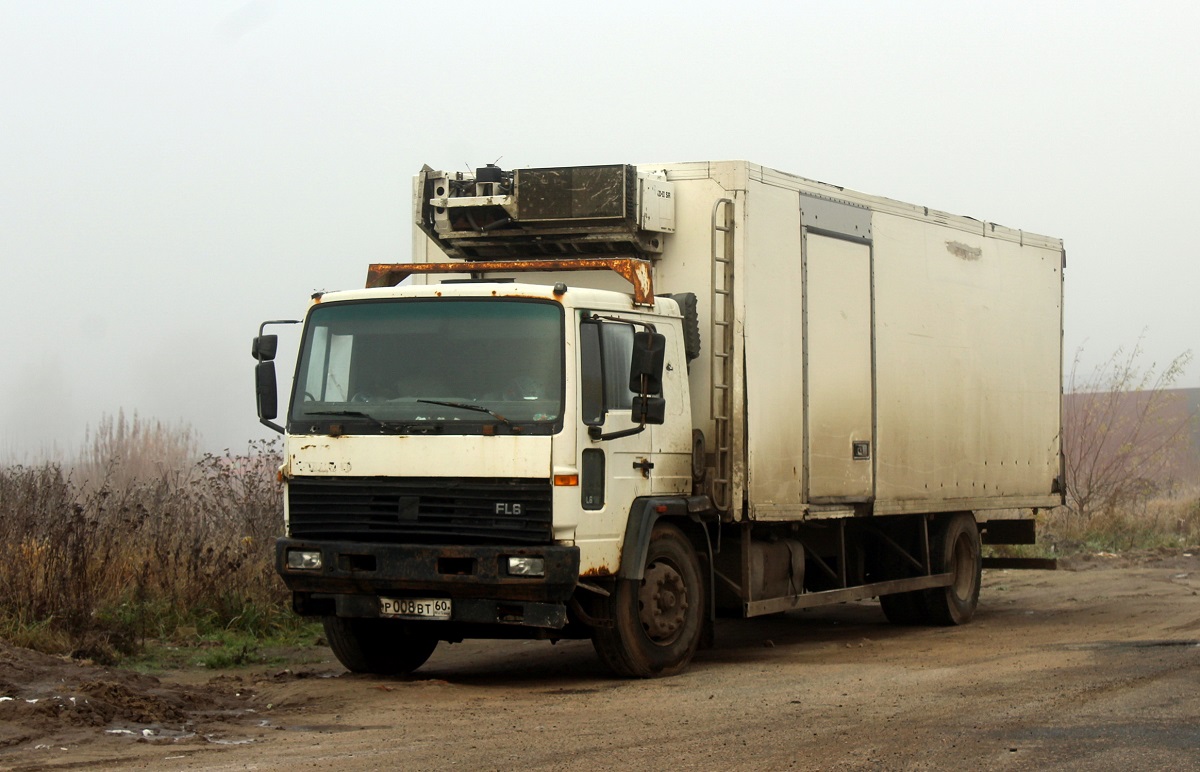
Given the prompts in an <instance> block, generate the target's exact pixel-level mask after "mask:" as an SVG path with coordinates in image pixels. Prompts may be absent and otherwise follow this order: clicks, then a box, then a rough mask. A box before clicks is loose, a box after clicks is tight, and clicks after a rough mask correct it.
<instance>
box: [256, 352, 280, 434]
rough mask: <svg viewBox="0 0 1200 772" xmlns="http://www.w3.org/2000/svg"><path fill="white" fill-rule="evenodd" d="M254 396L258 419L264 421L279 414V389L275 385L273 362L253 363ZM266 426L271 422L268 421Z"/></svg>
mask: <svg viewBox="0 0 1200 772" xmlns="http://www.w3.org/2000/svg"><path fill="white" fill-rule="evenodd" d="M254 396H255V399H256V401H257V402H258V420H260V421H262V422H264V423H266V422H267V421H270V420H271V419H273V418H274V417H275V416H276V415H278V414H279V390H278V387H277V386H276V385H275V363H274V362H259V363H258V364H257V365H255V367H254ZM267 426H271V424H269V423H268V424H267ZM272 428H274V427H272Z"/></svg>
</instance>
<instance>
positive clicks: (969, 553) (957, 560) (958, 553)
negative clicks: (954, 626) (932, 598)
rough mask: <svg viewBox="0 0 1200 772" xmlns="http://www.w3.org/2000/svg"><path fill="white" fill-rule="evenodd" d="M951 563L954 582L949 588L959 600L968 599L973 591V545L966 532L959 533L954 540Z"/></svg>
mask: <svg viewBox="0 0 1200 772" xmlns="http://www.w3.org/2000/svg"><path fill="white" fill-rule="evenodd" d="M951 564H952V565H953V566H954V584H952V585H950V589H951V590H953V591H954V594H955V595H956V596H957V597H958V598H959V599H960V600H963V601H966V600H969V599H970V597H971V595H972V594H973V593H974V592H975V545H974V543H973V542H972V541H971V537H970V536H969V535H968V534H965V533H960V534H959V535H958V538H957V539H955V540H954V554H953V555H952V557H951Z"/></svg>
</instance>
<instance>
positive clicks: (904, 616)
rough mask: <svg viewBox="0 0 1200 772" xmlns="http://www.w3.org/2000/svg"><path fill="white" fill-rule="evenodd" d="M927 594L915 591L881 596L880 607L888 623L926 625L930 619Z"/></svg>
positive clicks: (923, 591) (922, 591)
mask: <svg viewBox="0 0 1200 772" xmlns="http://www.w3.org/2000/svg"><path fill="white" fill-rule="evenodd" d="M925 594H926V591H925V590H915V591H913V592H897V593H894V594H892V595H880V596H879V606H880V607H881V608H882V609H883V615H884V616H885V617H887V621H889V622H891V623H892V624H894V625H920V624H925V623H926V621H927V619H928V617H929V611H928V609H927V607H926V597H925Z"/></svg>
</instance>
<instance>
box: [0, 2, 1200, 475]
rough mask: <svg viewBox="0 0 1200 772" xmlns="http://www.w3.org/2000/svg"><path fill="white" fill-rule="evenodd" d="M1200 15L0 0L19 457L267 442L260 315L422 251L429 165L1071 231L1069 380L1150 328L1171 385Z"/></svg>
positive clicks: (931, 6)
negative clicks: (121, 431)
mask: <svg viewBox="0 0 1200 772" xmlns="http://www.w3.org/2000/svg"><path fill="white" fill-rule="evenodd" d="M1198 17H1200V10H1197V6H1195V5H1194V4H1185V3H1160V4H1155V5H1150V6H1147V5H1142V4H1135V3H1102V2H1098V3H1091V4H1088V5H1087V6H1086V7H1085V6H1080V5H1079V4H1069V3H1039V4H1036V5H1035V4H1025V3H1004V2H993V3H988V4H962V3H949V2H938V3H903V4H901V3H883V2H879V3H857V4H847V3H842V2H805V3H791V2H778V3H755V2H746V3H710V2H690V3H656V2H613V1H611V0H610V2H606V3H594V4H589V5H583V4H571V3H552V2H545V3H534V2H507V3H481V2H470V1H467V0H460V1H459V2H455V3H444V4H431V3H424V4H417V3H411V4H410V3H404V4H400V3H384V2H377V3H371V2H357V3H315V2H270V1H269V0H253V1H252V2H249V3H245V2H221V1H209V2H178V3H162V2H129V1H124V2H121V3H101V2H92V3H87V2H79V3H69V2H49V3H35V2H17V1H15V0H12V1H9V0H0V105H2V106H0V276H2V277H3V279H4V284H5V287H6V290H7V292H8V295H9V297H8V298H7V299H6V302H4V304H3V310H2V311H0V313H2V314H3V317H2V319H3V323H4V329H6V330H8V333H7V335H6V337H5V343H4V346H3V347H2V348H0V352H2V361H3V367H2V369H0V373H2V374H3V377H2V378H0V456H3V457H10V458H17V459H32V458H37V457H40V456H44V455H55V454H58V455H62V454H67V455H70V454H71V453H73V452H74V451H75V450H76V449H77V448H78V447H79V445H80V443H81V442H82V441H83V437H84V434H85V431H86V429H87V427H88V426H89V425H91V426H95V425H96V424H97V423H98V421H99V419H100V418H101V416H102V415H104V414H106V413H108V414H114V413H116V412H117V411H118V410H119V409H124V410H125V412H126V413H127V414H128V413H132V412H134V411H136V412H137V413H138V414H139V415H141V416H143V417H146V418H153V419H159V420H163V421H166V422H171V423H187V424H190V425H191V426H193V427H195V429H196V430H197V431H198V432H199V433H200V434H201V436H202V438H203V444H204V447H205V449H209V450H220V449H222V448H226V447H229V448H233V449H234V450H235V451H236V450H237V449H238V448H244V447H245V445H246V443H247V441H248V440H250V439H252V438H257V437H265V436H270V432H269V430H267V429H264V428H263V427H261V426H259V425H258V423H257V421H256V418H255V415H254V405H253V379H252V366H253V361H252V360H251V358H250V353H249V351H250V338H251V337H252V336H253V335H254V333H255V332H256V330H257V326H258V324H259V322H261V321H262V320H264V319H270V318H281V317H292V318H296V317H298V316H299V315H301V314H302V313H303V312H304V309H305V307H306V304H307V300H308V296H309V295H310V294H311V293H312V292H313V291H314V290H332V289H339V288H350V287H359V286H362V283H363V279H364V278H365V275H366V269H367V265H368V263H371V262H402V261H405V260H407V259H408V256H409V249H410V244H409V242H410V233H411V224H410V218H409V211H410V210H409V206H410V203H409V195H410V180H411V177H412V175H413V174H414V173H415V172H416V171H417V170H418V169H419V168H420V167H421V165H422V164H424V163H428V164H430V165H432V166H434V167H438V168H452V169H468V168H472V167H474V166H480V165H483V164H485V163H488V162H492V161H496V160H497V159H499V161H500V164H501V165H502V166H504V167H506V168H513V167H520V166H549V165H557V164H591V163H643V162H668V161H692V160H715V159H726V158H745V159H747V160H750V161H754V162H756V163H762V164H765V165H767V166H771V167H774V168H778V169H781V170H784V171H788V172H793V173H796V174H800V175H803V176H806V177H809V178H813V179H817V180H822V181H825V182H830V183H834V184H838V185H843V186H847V187H852V188H855V189H858V190H862V191H865V192H869V193H873V194H878V195H885V196H889V197H892V198H898V199H901V200H904V201H909V202H913V203H918V204H923V205H926V206H930V207H932V208H937V209H942V210H946V211H949V212H953V213H956V214H964V215H969V216H972V217H976V218H979V219H986V220H990V221H993V222H997V223H1000V224H1003V225H1008V226H1011V227H1015V228H1022V229H1025V230H1028V231H1034V232H1038V233H1044V234H1048V235H1052V236H1058V237H1061V238H1063V239H1064V240H1065V242H1066V246H1067V252H1068V267H1067V273H1066V277H1067V290H1066V310H1065V317H1066V337H1065V348H1066V350H1067V357H1068V360H1070V358H1071V357H1072V356H1073V353H1074V352H1075V351H1076V350H1077V349H1078V348H1079V347H1080V346H1085V348H1084V364H1085V366H1087V365H1090V364H1092V363H1094V362H1097V361H1100V360H1102V359H1104V358H1106V357H1107V355H1108V354H1110V353H1111V352H1112V351H1113V350H1114V349H1115V348H1117V347H1118V346H1122V345H1123V346H1126V347H1128V346H1130V345H1133V344H1134V343H1135V342H1136V341H1137V339H1138V337H1139V335H1140V334H1141V333H1142V331H1143V330H1145V337H1144V340H1143V345H1144V348H1145V351H1146V358H1145V362H1146V363H1147V364H1149V363H1150V362H1157V363H1158V364H1159V365H1160V366H1162V365H1163V364H1165V363H1166V362H1168V361H1169V360H1171V359H1172V358H1173V357H1175V356H1176V355H1178V354H1180V353H1181V352H1183V351H1185V350H1188V349H1193V348H1196V337H1197V332H1196V331H1197V330H1198V329H1200V304H1198V303H1197V302H1196V301H1195V295H1196V292H1197V287H1198V286H1200V269H1198V268H1197V256H1196V249H1195V248H1194V246H1193V244H1192V243H1191V238H1192V234H1191V233H1190V231H1189V230H1188V227H1189V226H1188V223H1189V222H1191V221H1192V219H1193V216H1194V215H1193V211H1192V207H1193V206H1194V205H1195V204H1196V203H1197V198H1198V197H1197V194H1196V192H1195V191H1196V184H1197V183H1196V182H1195V180H1196V179H1197V178H1200V152H1197V151H1196V149H1195V140H1194V137H1195V134H1196V129H1195V127H1196V125H1197V124H1198V123H1200V89H1198V88H1197V87H1196V83H1197V82H1198V81H1200V47H1198V46H1197V45H1196V44H1195V40H1194V34H1193V31H1194V30H1195V29H1196V27H1197V22H1198V21H1200V19H1198ZM291 341H294V336H293V337H292V338H290V339H288V338H285V340H284V342H283V344H282V346H283V348H285V349H286V348H288V347H290V346H291V345H294V344H293V343H292V342H291ZM1068 363H1069V362H1068ZM281 366H282V367H283V369H285V370H286V363H284V364H282V365H281ZM1198 372H1200V369H1198V368H1197V367H1195V366H1193V367H1191V368H1190V369H1189V370H1188V371H1187V372H1186V374H1185V376H1184V380H1183V381H1182V382H1181V383H1180V384H1179V385H1181V386H1196V385H1200V378H1198V376H1197V373H1198Z"/></svg>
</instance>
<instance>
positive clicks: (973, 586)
mask: <svg viewBox="0 0 1200 772" xmlns="http://www.w3.org/2000/svg"><path fill="white" fill-rule="evenodd" d="M934 534H935V535H934V539H933V544H931V545H930V550H931V552H932V555H931V557H932V560H933V570H934V573H939V574H940V573H950V574H952V575H953V578H954V581H953V583H952V584H950V585H949V586H948V587H938V588H936V589H933V590H927V591H926V596H925V604H926V606H927V614H928V616H927V619H928V621H929V623H930V624H934V625H947V626H950V625H964V624H966V623H967V622H970V621H971V617H973V616H974V615H975V609H976V608H977V607H978V606H979V586H980V584H981V579H982V573H983V550H982V548H981V547H980V541H979V527H978V526H977V525H976V524H975V518H974V516H972V515H971V513H970V512H958V513H956V514H954V515H953V516H951V517H949V518H947V519H946V520H944V521H943V522H940V523H938V527H937V529H936V530H935V532H934Z"/></svg>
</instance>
